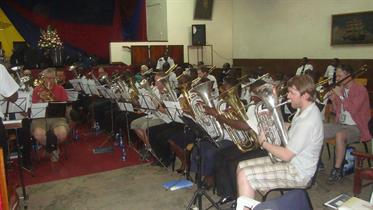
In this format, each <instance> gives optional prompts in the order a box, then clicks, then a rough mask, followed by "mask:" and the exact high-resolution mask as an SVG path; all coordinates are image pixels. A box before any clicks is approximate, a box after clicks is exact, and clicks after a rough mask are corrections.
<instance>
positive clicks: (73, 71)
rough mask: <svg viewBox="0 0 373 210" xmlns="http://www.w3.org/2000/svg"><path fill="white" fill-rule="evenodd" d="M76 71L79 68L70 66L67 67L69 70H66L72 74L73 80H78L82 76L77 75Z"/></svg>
mask: <svg viewBox="0 0 373 210" xmlns="http://www.w3.org/2000/svg"><path fill="white" fill-rule="evenodd" d="M78 69H79V66H78V65H71V66H69V68H68V69H67V70H68V71H70V72H72V73H73V75H74V79H80V77H81V76H82V75H80V74H79V73H78Z"/></svg>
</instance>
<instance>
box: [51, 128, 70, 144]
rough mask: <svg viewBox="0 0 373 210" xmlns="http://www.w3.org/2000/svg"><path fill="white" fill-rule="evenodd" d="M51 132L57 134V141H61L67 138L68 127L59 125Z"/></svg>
mask: <svg viewBox="0 0 373 210" xmlns="http://www.w3.org/2000/svg"><path fill="white" fill-rule="evenodd" d="M53 133H54V135H56V136H57V139H58V143H62V142H64V141H66V139H67V134H68V129H67V128H66V126H63V125H61V126H58V127H55V128H53Z"/></svg>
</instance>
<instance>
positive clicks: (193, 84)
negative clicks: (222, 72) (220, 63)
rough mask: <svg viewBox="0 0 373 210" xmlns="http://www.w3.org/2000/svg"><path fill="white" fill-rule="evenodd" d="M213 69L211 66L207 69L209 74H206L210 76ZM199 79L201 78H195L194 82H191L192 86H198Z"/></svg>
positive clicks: (214, 67)
mask: <svg viewBox="0 0 373 210" xmlns="http://www.w3.org/2000/svg"><path fill="white" fill-rule="evenodd" d="M215 69H216V66H215V65H213V66H212V67H211V68H210V69H209V73H208V74H211V73H212V72H213V71H214V70H215ZM201 79H202V78H201V77H197V78H195V79H194V80H192V86H195V85H196V84H198V82H199V81H200V80H201Z"/></svg>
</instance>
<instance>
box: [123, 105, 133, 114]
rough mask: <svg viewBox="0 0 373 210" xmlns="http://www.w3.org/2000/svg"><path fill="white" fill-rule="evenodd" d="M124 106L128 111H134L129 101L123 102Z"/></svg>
mask: <svg viewBox="0 0 373 210" xmlns="http://www.w3.org/2000/svg"><path fill="white" fill-rule="evenodd" d="M124 106H125V107H126V109H127V111H129V112H134V111H135V110H134V109H133V106H132V104H130V103H124Z"/></svg>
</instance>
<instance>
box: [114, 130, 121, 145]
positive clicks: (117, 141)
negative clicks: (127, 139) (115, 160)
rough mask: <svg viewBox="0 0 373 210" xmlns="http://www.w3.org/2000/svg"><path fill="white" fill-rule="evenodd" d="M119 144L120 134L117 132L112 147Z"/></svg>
mask: <svg viewBox="0 0 373 210" xmlns="http://www.w3.org/2000/svg"><path fill="white" fill-rule="evenodd" d="M119 142H120V134H119V133H118V132H117V133H115V141H114V145H115V146H119Z"/></svg>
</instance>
